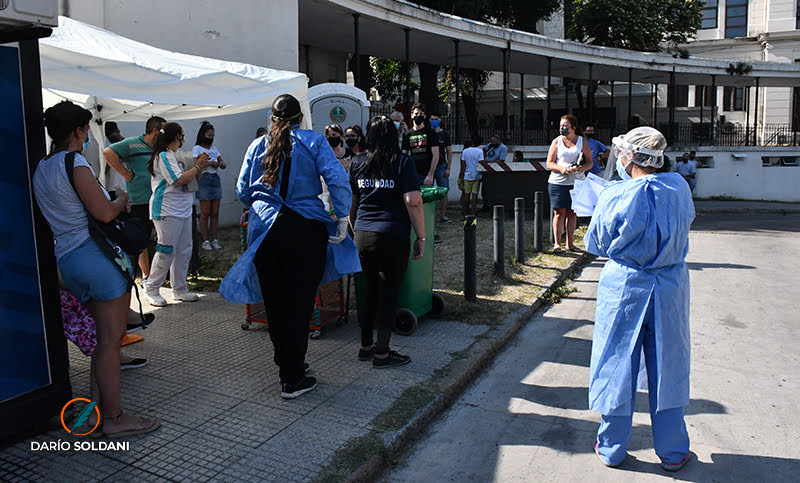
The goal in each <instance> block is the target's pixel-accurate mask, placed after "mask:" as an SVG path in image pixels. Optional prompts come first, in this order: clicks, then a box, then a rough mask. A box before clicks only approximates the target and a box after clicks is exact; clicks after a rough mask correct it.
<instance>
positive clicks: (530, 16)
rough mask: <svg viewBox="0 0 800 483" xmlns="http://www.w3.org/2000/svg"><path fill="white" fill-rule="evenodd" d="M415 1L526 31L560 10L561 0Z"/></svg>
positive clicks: (458, 14) (455, 13)
mask: <svg viewBox="0 0 800 483" xmlns="http://www.w3.org/2000/svg"><path fill="white" fill-rule="evenodd" d="M414 3H417V4H419V5H422V6H423V7H428V8H432V9H434V10H438V11H440V12H445V13H449V14H451V15H457V16H459V17H464V18H469V19H472V20H480V21H482V22H487V23H491V24H494V25H501V26H503V27H509V28H514V29H519V30H524V31H526V32H536V23H537V22H538V21H539V20H546V19H548V18H549V17H550V16H551V15H553V13H555V12H556V11H558V9H559V8H560V6H561V0H416V1H415V2H414Z"/></svg>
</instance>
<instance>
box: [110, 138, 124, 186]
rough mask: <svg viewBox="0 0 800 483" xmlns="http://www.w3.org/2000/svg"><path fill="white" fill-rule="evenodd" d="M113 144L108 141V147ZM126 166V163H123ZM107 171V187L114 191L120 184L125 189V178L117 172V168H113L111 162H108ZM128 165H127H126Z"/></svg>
mask: <svg viewBox="0 0 800 483" xmlns="http://www.w3.org/2000/svg"><path fill="white" fill-rule="evenodd" d="M109 146H111V143H109V142H108V141H106V147H109ZM122 165H123V166H125V163H122ZM106 167H107V170H106V171H107V172H106V186H105V187H106V189H107V190H109V191H114V190H116V189H117V186H119V187H120V188H122V189H125V178H124V177H123V176H122V175H121V174H119V173H118V172H117V170H116V169H114V168H112V167H111V166H110V165H109V164H106ZM126 167H127V166H126Z"/></svg>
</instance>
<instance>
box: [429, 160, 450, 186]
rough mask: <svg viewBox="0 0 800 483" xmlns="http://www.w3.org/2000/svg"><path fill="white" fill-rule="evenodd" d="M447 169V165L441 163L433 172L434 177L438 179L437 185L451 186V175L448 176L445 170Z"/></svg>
mask: <svg viewBox="0 0 800 483" xmlns="http://www.w3.org/2000/svg"><path fill="white" fill-rule="evenodd" d="M445 171H447V165H446V164H444V163H439V164H438V165H437V166H436V171H435V172H434V173H433V178H434V179H435V180H436V186H439V187H442V188H448V189H449V188H450V177H446V176H445V175H444V172H445Z"/></svg>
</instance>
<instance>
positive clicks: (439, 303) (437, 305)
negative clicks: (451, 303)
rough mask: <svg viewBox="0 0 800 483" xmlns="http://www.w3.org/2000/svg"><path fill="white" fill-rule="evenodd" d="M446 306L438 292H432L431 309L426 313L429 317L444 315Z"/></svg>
mask: <svg viewBox="0 0 800 483" xmlns="http://www.w3.org/2000/svg"><path fill="white" fill-rule="evenodd" d="M446 308H447V305H446V304H445V302H444V299H443V298H442V296H441V295H439V294H438V293H435V294H433V296H432V297H431V311H430V312H428V315H430V316H431V317H441V316H442V315H444V311H445V309H446Z"/></svg>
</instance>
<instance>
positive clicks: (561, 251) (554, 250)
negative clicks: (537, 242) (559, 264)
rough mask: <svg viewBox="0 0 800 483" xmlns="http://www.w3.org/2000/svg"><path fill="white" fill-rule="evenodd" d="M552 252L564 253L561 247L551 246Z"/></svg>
mask: <svg viewBox="0 0 800 483" xmlns="http://www.w3.org/2000/svg"><path fill="white" fill-rule="evenodd" d="M553 253H564V249H563V248H553Z"/></svg>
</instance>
